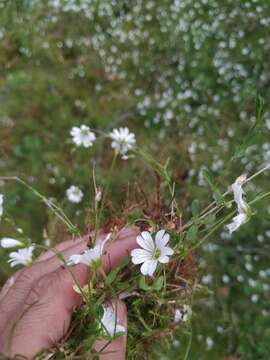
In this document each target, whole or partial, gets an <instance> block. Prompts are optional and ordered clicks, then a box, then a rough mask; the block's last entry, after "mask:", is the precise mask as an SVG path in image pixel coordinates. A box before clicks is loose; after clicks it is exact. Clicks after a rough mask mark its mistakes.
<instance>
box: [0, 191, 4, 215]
mask: <svg viewBox="0 0 270 360" xmlns="http://www.w3.org/2000/svg"><path fill="white" fill-rule="evenodd" d="M3 203H4V195H3V194H0V219H1V217H2V215H3V212H4V209H3Z"/></svg>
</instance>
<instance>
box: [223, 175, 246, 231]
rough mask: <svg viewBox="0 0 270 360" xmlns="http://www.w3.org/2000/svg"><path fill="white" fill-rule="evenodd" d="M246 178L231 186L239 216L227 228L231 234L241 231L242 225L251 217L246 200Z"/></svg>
mask: <svg viewBox="0 0 270 360" xmlns="http://www.w3.org/2000/svg"><path fill="white" fill-rule="evenodd" d="M246 178H247V177H246V175H242V176H239V177H238V178H237V179H236V180H235V182H234V183H233V184H232V186H231V188H232V191H233V197H234V201H235V203H236V205H237V209H238V214H237V215H236V216H234V217H233V219H232V222H231V223H230V224H228V225H227V226H226V227H227V229H228V230H229V233H230V234H232V233H233V232H234V231H236V230H237V229H239V227H240V226H241V225H243V224H245V223H246V222H247V221H248V220H249V217H250V214H249V213H250V209H249V205H248V203H247V202H246V200H245V192H244V190H243V184H244V183H245V181H246Z"/></svg>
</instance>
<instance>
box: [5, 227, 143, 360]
mask: <svg viewBox="0 0 270 360" xmlns="http://www.w3.org/2000/svg"><path fill="white" fill-rule="evenodd" d="M137 235H138V232H137V230H136V229H125V230H122V231H121V232H120V233H119V235H118V237H117V239H115V240H113V241H111V242H109V243H107V245H106V246H105V252H104V255H103V257H102V266H103V269H104V271H105V272H108V271H110V270H111V269H112V268H114V267H115V266H117V265H118V264H119V263H120V262H121V261H122V260H123V259H124V258H125V257H127V256H128V255H129V253H130V251H131V250H132V249H134V248H135V247H136V236H137ZM103 237H105V235H103V236H101V238H103ZM88 239H89V237H88V236H85V237H83V238H79V239H76V240H69V241H65V242H62V243H61V244H59V245H58V246H57V247H56V249H57V251H59V252H61V253H62V255H63V256H64V257H65V259H66V260H68V259H69V257H70V256H71V255H73V254H79V253H81V252H83V251H84V250H85V249H87V242H88ZM62 265H63V263H62V261H61V260H60V259H59V258H58V257H57V256H56V255H55V253H53V252H52V251H47V252H46V253H44V254H43V255H41V256H40V257H39V258H38V259H37V260H36V261H35V262H34V264H33V265H31V266H29V267H27V268H24V269H22V270H19V271H18V272H17V273H15V274H14V275H13V276H12V277H11V278H10V279H9V280H8V281H7V283H6V284H5V285H4V287H3V288H2V290H1V292H0V354H3V355H6V356H15V355H21V356H24V357H26V358H27V359H32V358H33V357H34V356H35V354H37V353H38V352H40V351H42V350H46V349H49V348H51V347H53V346H54V345H55V344H56V343H57V342H59V341H60V340H61V339H63V338H64V336H65V335H66V333H67V331H68V329H69V326H70V321H71V317H72V313H73V311H74V309H76V308H77V307H78V306H80V305H81V302H82V300H81V296H80V295H79V294H77V293H76V292H75V291H74V289H73V285H74V280H73V279H72V276H71V274H70V271H72V273H73V275H74V277H75V278H76V279H77V281H78V282H79V284H80V285H81V286H84V285H85V284H86V283H87V281H88V276H89V275H88V274H89V272H88V269H87V266H85V265H82V264H79V265H75V266H73V267H69V270H68V269H66V268H65V267H63V266H62ZM112 306H114V307H116V306H117V317H118V321H117V322H118V323H119V324H121V325H124V326H125V328H126V329H127V324H126V322H127V318H126V308H125V305H124V303H122V302H121V301H118V303H117V304H116V303H114V304H113V305H112ZM105 343H106V342H104V341H97V343H96V344H95V349H96V350H100V349H101V348H102V347H103V346H104V344H105ZM125 344H126V334H125V335H124V336H121V337H119V338H118V339H116V340H115V341H113V342H112V343H111V344H110V345H109V346H108V347H107V348H106V353H104V354H103V355H101V357H100V359H102V360H124V359H125V347H126V345H125Z"/></svg>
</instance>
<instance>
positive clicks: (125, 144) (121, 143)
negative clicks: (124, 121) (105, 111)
mask: <svg viewBox="0 0 270 360" xmlns="http://www.w3.org/2000/svg"><path fill="white" fill-rule="evenodd" d="M110 138H111V139H112V148H113V149H115V150H116V151H118V152H119V153H120V154H121V156H122V159H124V160H126V159H127V158H128V156H127V153H128V151H130V150H132V149H134V147H135V145H136V139H135V135H134V134H133V133H132V132H130V131H129V129H128V128H127V127H124V128H122V127H121V128H120V129H114V130H113V131H112V132H111V133H110Z"/></svg>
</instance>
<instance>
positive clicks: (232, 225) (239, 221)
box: [227, 213, 248, 234]
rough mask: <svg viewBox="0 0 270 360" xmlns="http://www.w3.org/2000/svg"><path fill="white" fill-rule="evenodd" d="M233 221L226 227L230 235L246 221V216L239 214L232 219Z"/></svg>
mask: <svg viewBox="0 0 270 360" xmlns="http://www.w3.org/2000/svg"><path fill="white" fill-rule="evenodd" d="M232 220H233V221H232V222H231V223H230V224H228V225H227V229H228V230H229V233H230V234H232V233H233V232H234V231H235V230H237V229H238V228H239V227H240V226H241V225H243V224H244V223H246V222H247V221H248V216H247V214H246V213H239V214H238V215H236V216H235V217H234V218H233V219H232Z"/></svg>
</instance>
